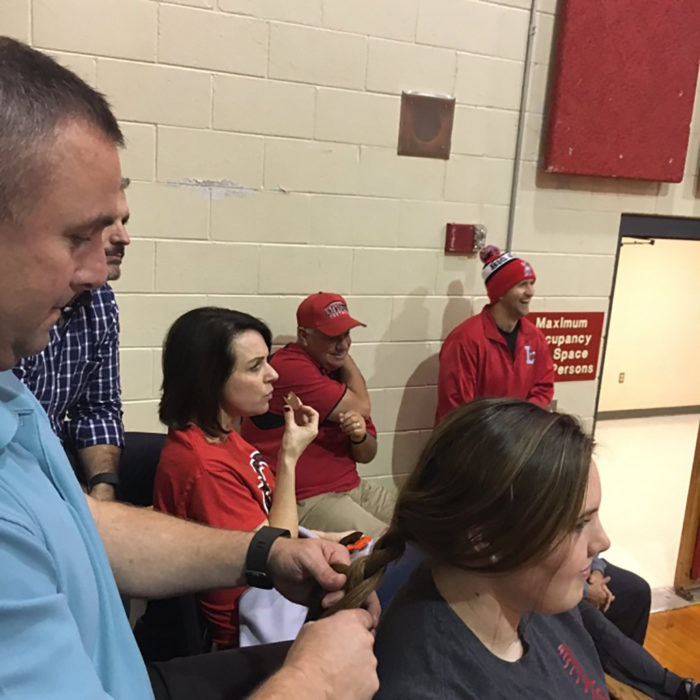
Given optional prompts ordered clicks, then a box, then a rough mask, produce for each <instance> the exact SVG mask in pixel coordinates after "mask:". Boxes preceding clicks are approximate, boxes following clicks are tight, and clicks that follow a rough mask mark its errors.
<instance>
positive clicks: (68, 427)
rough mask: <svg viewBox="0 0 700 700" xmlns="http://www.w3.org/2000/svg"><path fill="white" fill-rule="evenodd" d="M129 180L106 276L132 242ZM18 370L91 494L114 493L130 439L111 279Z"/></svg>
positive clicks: (112, 275)
mask: <svg viewBox="0 0 700 700" xmlns="http://www.w3.org/2000/svg"><path fill="white" fill-rule="evenodd" d="M128 185H129V180H128V178H124V179H122V191H121V199H120V203H119V205H120V209H121V212H120V213H121V216H120V218H119V219H118V220H117V221H116V222H115V223H114V224H113V225H112V226H109V227H108V228H106V229H105V232H104V235H103V242H104V247H105V255H106V256H107V279H108V280H116V279H118V278H119V276H120V274H121V269H120V266H121V261H122V258H123V257H124V250H125V248H126V246H127V245H129V242H130V239H129V234H128V233H127V231H126V228H125V226H126V223H127V221H128V219H129V208H128V205H127V202H126V193H125V191H124V190H125V189H126V188H127V187H128ZM13 371H14V373H15V374H16V375H17V377H19V379H21V380H22V381H23V382H24V384H26V386H27V387H28V388H29V389H30V390H31V392H32V393H33V394H34V395H35V396H36V397H37V399H39V402H40V403H41V405H42V406H43V407H44V410H45V411H46V413H47V414H48V416H49V419H50V420H51V426H52V428H53V430H54V432H55V433H56V435H58V437H59V438H60V440H61V442H62V443H63V447H64V448H65V450H66V452H67V454H68V457H69V458H70V460H71V463H72V464H73V468H74V469H75V471H76V474H77V476H78V478H79V479H80V481H81V482H83V483H85V484H86V485H87V488H88V491H89V493H90V495H91V496H93V497H94V498H98V499H101V500H112V499H114V497H115V487H116V485H117V482H118V468H119V458H120V456H121V451H122V448H123V446H124V426H123V423H122V400H121V385H120V382H119V308H118V307H117V301H116V299H115V298H114V291H113V290H112V288H111V287H110V286H109V285H108V284H105V285H104V286H103V287H99V288H98V289H92V290H89V291H85V292H83V293H82V294H79V295H78V296H77V297H75V298H74V299H73V300H72V301H71V303H70V304H69V305H68V306H66V307H65V308H64V309H63V310H62V312H61V318H60V319H59V321H58V322H57V323H56V325H55V326H54V327H53V328H52V329H51V335H50V339H49V344H48V346H47V348H46V349H45V350H44V351H43V352H40V353H39V354H38V355H34V356H32V357H25V358H22V359H21V360H20V361H19V362H18V363H17V365H16V366H15V367H14V370H13Z"/></svg>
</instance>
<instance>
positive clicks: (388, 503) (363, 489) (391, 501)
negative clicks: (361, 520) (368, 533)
mask: <svg viewBox="0 0 700 700" xmlns="http://www.w3.org/2000/svg"><path fill="white" fill-rule="evenodd" d="M348 495H349V496H350V498H352V500H353V501H355V503H358V504H359V505H360V506H362V508H363V509H364V510H366V511H367V512H369V513H371V514H372V515H373V516H374V517H375V518H377V520H381V521H382V522H384V523H386V524H387V525H388V524H389V522H390V521H391V517H392V515H393V514H394V506H395V505H396V494H395V493H393V492H391V491H387V489H385V488H384V487H382V486H379V485H378V484H375V483H373V482H371V481H365V480H364V479H363V480H361V481H360V485H359V486H357V487H356V488H354V489H352V490H351V491H348Z"/></svg>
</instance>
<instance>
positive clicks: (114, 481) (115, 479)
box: [87, 472, 119, 493]
mask: <svg viewBox="0 0 700 700" xmlns="http://www.w3.org/2000/svg"><path fill="white" fill-rule="evenodd" d="M97 484H110V485H111V486H114V488H115V490H116V488H117V485H118V484H119V476H118V475H117V474H115V473H114V472H100V473H99V474H95V475H94V476H91V477H90V478H89V479H88V482H87V490H88V493H90V491H92V490H93V489H94V488H95V486H97Z"/></svg>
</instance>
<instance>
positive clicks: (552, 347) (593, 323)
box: [527, 311, 605, 382]
mask: <svg viewBox="0 0 700 700" xmlns="http://www.w3.org/2000/svg"><path fill="white" fill-rule="evenodd" d="M604 315H605V314H603V312H602V311H591V312H583V311H581V312H575V311H561V312H557V311H544V312H535V311H533V312H532V313H530V314H528V316H527V318H528V320H529V321H530V322H532V323H534V324H535V326H536V327H537V328H539V329H540V330H541V331H542V333H544V337H545V338H546V339H547V342H548V343H549V352H550V354H551V355H552V360H553V361H554V381H555V382H580V381H584V380H587V379H595V376H596V372H597V370H598V353H599V351H600V339H601V336H602V335H603V317H604Z"/></svg>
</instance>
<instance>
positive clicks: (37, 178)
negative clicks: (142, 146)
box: [0, 37, 124, 221]
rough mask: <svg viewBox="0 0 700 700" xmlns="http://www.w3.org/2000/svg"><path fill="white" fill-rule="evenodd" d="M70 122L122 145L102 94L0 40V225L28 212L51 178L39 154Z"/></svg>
mask: <svg viewBox="0 0 700 700" xmlns="http://www.w3.org/2000/svg"><path fill="white" fill-rule="evenodd" d="M72 119H73V120H82V121H84V122H86V123H87V124H90V125H91V126H93V127H94V128H95V129H96V130H97V131H99V132H100V133H101V134H102V135H103V136H104V137H105V138H106V139H107V140H109V141H110V142H111V143H113V144H114V145H115V146H123V145H124V137H123V135H122V132H121V130H120V128H119V124H118V123H117V120H116V119H115V117H114V115H113V114H112V112H111V110H110V108H109V104H108V103H107V100H106V99H105V98H104V96H103V95H101V94H100V93H99V92H97V91H96V90H94V89H93V88H91V87H90V86H89V85H88V84H87V83H86V82H85V81H83V80H81V79H80V78H79V77H78V76H77V75H75V73H72V72H71V71H70V70H68V69H67V68H64V67H63V66H61V65H59V64H58V63H56V61H54V60H53V59H52V58H49V57H48V56H46V55H45V54H43V53H41V52H40V51H36V50H35V49H33V48H30V47H29V46H27V45H26V44H23V43H21V42H19V41H17V40H15V39H10V38H9V37H0V153H2V158H0V221H5V220H8V219H10V220H19V219H21V217H22V216H23V215H24V214H25V212H26V211H28V210H29V209H30V208H31V205H32V203H33V201H35V198H36V197H37V196H38V195H37V190H38V188H39V187H40V186H41V185H42V184H43V183H44V182H45V181H46V180H47V179H48V177H49V176H50V173H47V172H45V171H46V170H47V168H46V165H47V163H46V158H42V155H45V153H46V150H47V149H48V148H49V147H50V146H51V145H52V144H53V143H54V141H55V138H56V131H57V129H58V128H59V127H60V126H61V125H62V124H65V123H67V122H69V121H70V120H72Z"/></svg>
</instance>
